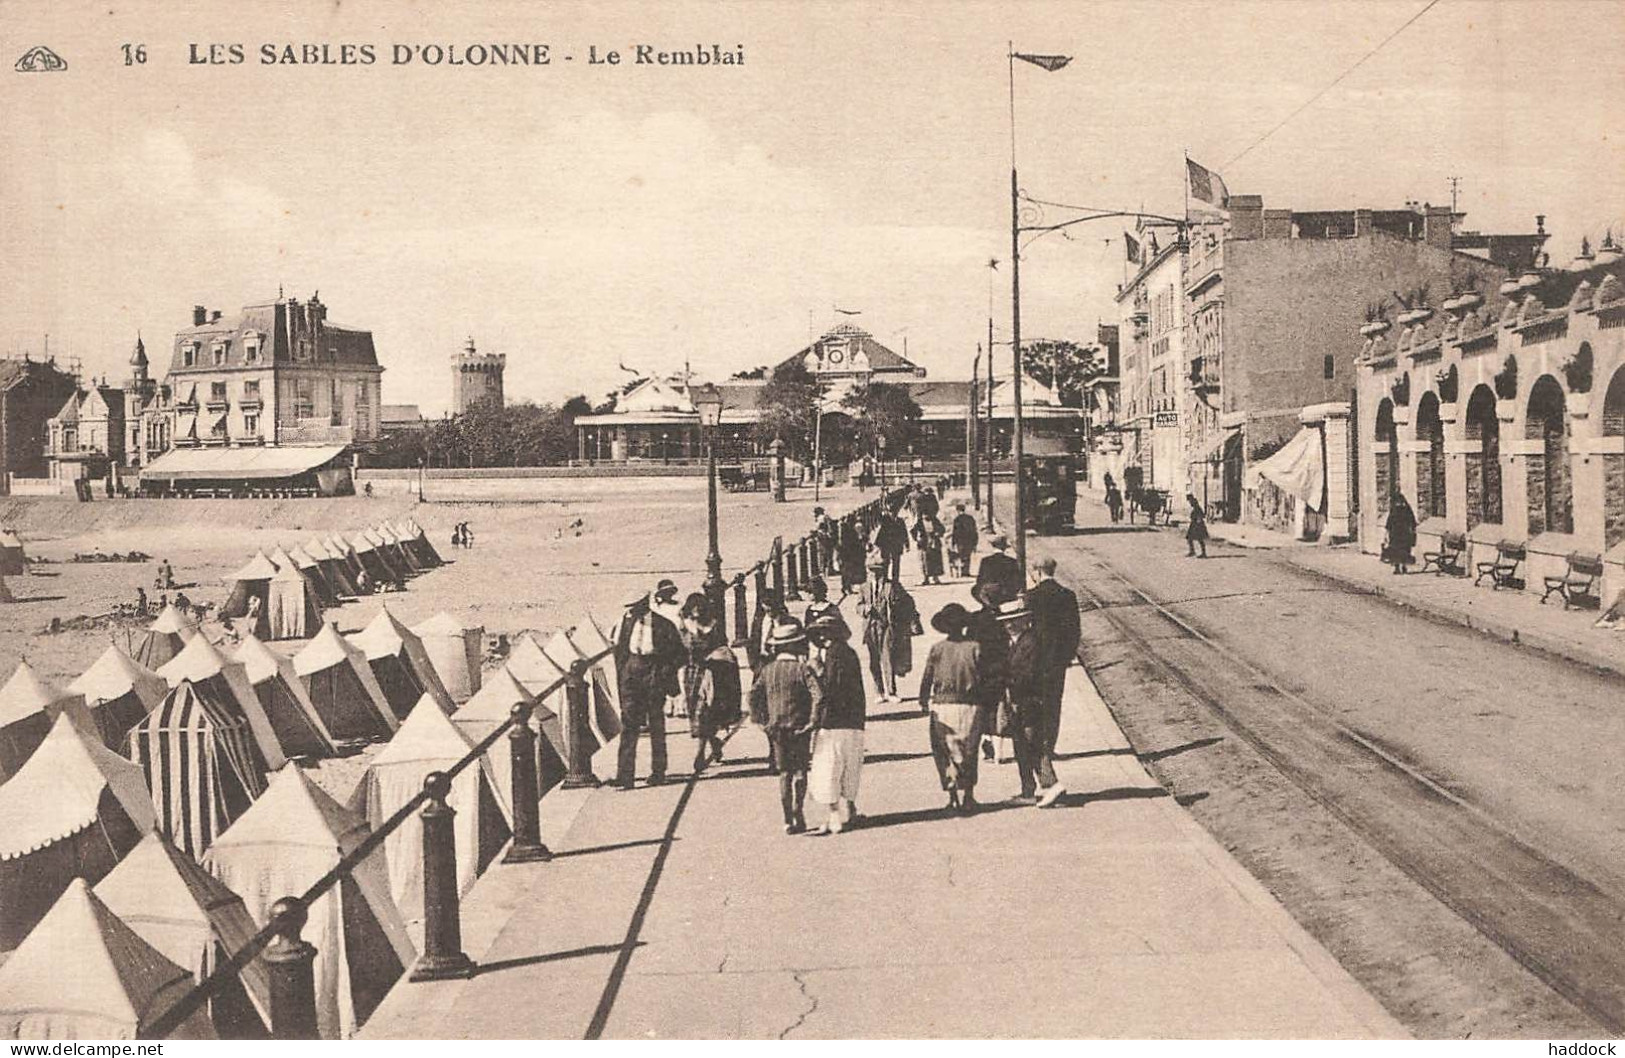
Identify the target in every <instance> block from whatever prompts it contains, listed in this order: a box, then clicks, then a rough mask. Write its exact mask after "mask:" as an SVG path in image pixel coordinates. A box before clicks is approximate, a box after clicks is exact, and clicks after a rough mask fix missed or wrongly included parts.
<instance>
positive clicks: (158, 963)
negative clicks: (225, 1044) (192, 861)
mask: <svg viewBox="0 0 1625 1058" xmlns="http://www.w3.org/2000/svg"><path fill="white" fill-rule="evenodd" d="M191 987H192V975H191V974H190V973H188V972H187V971H186V970H185V969H183V968H182V967H180V966H178V965H176V964H175V963H174V962H172V961H171V960H169V959H167V958H165V957H164V956H163V955H162V954H161V953H160V952H159V951H158V949H156V948H154V947H153V946H152V945H151V944H148V943H147V942H146V941H144V940H142V939H141V937H140V936H139V935H137V933H136V932H135V930H133V929H131V928H130V927H129V926H128V925H126V924H125V923H124V922H123V921H121V920H120V919H119V917H118V916H117V915H115V914H114V913H113V912H112V911H111V910H110V909H109V908H108V907H107V905H106V904H104V903H103V902H102V901H101V900H99V899H98V898H97V897H96V895H95V894H94V893H92V892H91V891H90V887H89V886H88V885H86V884H85V881H84V879H82V878H75V879H74V880H73V881H72V882H71V883H70V884H69V885H68V888H67V890H66V891H65V892H63V894H62V895H61V897H59V898H58V899H57V902H56V903H55V904H54V905H53V906H52V907H51V910H50V911H48V912H47V913H46V915H45V917H44V918H42V919H41V920H40V922H39V925H37V926H35V927H34V931H33V932H32V933H30V934H29V935H28V937H27V939H26V940H24V941H23V943H22V944H21V945H20V946H18V948H17V950H16V951H14V952H13V953H12V954H11V957H10V958H9V959H7V960H6V963H5V965H4V966H0V1036H4V1037H7V1038H11V1039H92V1040H96V1039H103V1040H105V1039H135V1038H137V1037H138V1036H140V1035H141V1034H142V1032H143V1030H144V1029H146V1028H147V1027H148V1026H150V1025H151V1024H153V1023H154V1022H155V1021H156V1020H157V1019H158V1018H159V1017H160V1016H161V1015H162V1014H163V1013H164V1012H165V1011H167V1010H169V1008H170V1007H172V1006H174V1005H175V1003H176V1002H178V1001H179V1000H180V999H181V997H183V996H184V995H185V994H186V993H187V992H188V991H190V989H191ZM174 1035H175V1036H176V1037H179V1038H182V1039H209V1038H213V1037H214V1035H215V1034H214V1032H213V1030H212V1029H211V1027H210V1026H209V1024H208V1021H207V1019H206V1018H205V1017H204V1015H203V1014H202V1012H201V1011H200V1012H199V1013H197V1014H194V1015H192V1016H190V1017H188V1018H186V1019H185V1020H184V1021H183V1022H182V1024H181V1026H180V1028H179V1030H178V1031H177V1032H176V1033H175V1034H174Z"/></svg>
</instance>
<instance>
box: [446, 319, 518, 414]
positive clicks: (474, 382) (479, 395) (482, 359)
mask: <svg viewBox="0 0 1625 1058" xmlns="http://www.w3.org/2000/svg"><path fill="white" fill-rule="evenodd" d="M507 365H508V358H507V357H506V356H505V355H503V354H502V353H478V352H475V351H474V339H472V338H470V339H469V340H468V341H467V342H466V343H464V345H463V349H462V352H459V353H453V354H452V358H451V412H452V414H453V415H461V414H462V413H463V412H465V411H467V410H468V409H470V408H472V407H473V406H474V405H476V404H481V403H491V404H494V405H496V406H497V407H499V408H500V407H502V371H503V369H504V368H505V367H507Z"/></svg>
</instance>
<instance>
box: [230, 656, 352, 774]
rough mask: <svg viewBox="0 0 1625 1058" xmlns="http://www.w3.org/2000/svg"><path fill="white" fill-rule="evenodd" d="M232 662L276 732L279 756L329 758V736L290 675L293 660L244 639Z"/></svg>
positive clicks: (295, 677)
mask: <svg viewBox="0 0 1625 1058" xmlns="http://www.w3.org/2000/svg"><path fill="white" fill-rule="evenodd" d="M233 660H234V661H236V662H237V663H238V664H239V665H241V666H242V667H243V673H244V675H246V676H247V677H248V682H249V683H250V684H251V685H252V686H253V688H254V694H255V696H256V697H257V698H259V700H260V705H261V706H263V707H264V708H265V715H266V716H267V717H268V718H269V719H270V721H271V727H272V728H274V729H275V730H276V736H277V741H278V742H280V743H281V744H282V752H284V753H286V754H287V755H288V756H290V757H331V756H333V755H334V754H335V752H336V750H335V749H334V746H333V736H332V735H331V734H330V733H329V732H328V730H327V725H326V724H324V723H323V722H322V717H321V714H320V713H319V712H317V710H316V705H315V703H314V702H312V701H311V700H310V695H309V694H308V693H307V692H306V691H305V685H304V683H303V682H302V681H301V680H300V679H299V674H298V673H297V672H296V671H294V667H293V659H292V658H288V657H284V656H283V655H281V654H278V653H277V652H276V651H274V650H272V649H271V648H270V647H268V646H266V645H265V644H264V643H262V642H260V641H259V640H258V639H255V638H254V637H253V636H244V637H243V642H242V645H241V646H239V647H238V648H237V653H236V654H235V655H233Z"/></svg>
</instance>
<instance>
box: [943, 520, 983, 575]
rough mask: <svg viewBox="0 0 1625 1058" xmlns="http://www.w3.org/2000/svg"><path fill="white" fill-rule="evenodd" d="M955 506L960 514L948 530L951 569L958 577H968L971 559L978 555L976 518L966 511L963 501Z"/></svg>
mask: <svg viewBox="0 0 1625 1058" xmlns="http://www.w3.org/2000/svg"><path fill="white" fill-rule="evenodd" d="M955 506H956V507H957V508H958V509H959V513H958V514H956V515H954V520H953V524H952V525H951V526H950V527H949V530H948V557H949V569H950V571H951V572H952V573H953V575H954V576H956V577H968V576H970V557H971V556H972V555H974V554H976V542H977V539H978V534H977V532H976V517H975V516H974V515H972V514H970V513H968V512H967V511H966V510H965V504H964V502H963V501H961V502H960V503H958V504H956V505H955Z"/></svg>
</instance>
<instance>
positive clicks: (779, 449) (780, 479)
mask: <svg viewBox="0 0 1625 1058" xmlns="http://www.w3.org/2000/svg"><path fill="white" fill-rule="evenodd" d="M767 451H768V454H769V455H771V456H772V457H773V466H772V469H771V471H770V473H771V475H772V478H773V502H774V503H783V502H784V440H783V439H782V438H779V437H775V438H773V443H772V444H770V445H768V446H767Z"/></svg>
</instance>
